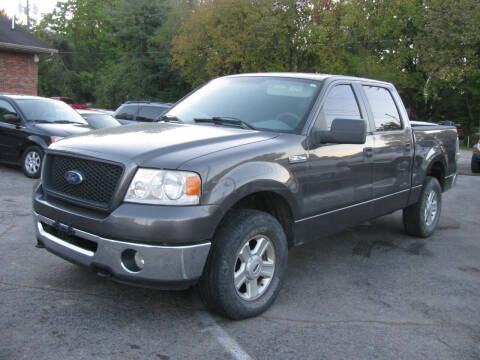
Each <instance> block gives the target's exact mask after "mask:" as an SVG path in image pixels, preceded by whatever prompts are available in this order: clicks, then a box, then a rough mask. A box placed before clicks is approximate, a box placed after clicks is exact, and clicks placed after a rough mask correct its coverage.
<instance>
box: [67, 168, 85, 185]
mask: <svg viewBox="0 0 480 360" xmlns="http://www.w3.org/2000/svg"><path fill="white" fill-rule="evenodd" d="M65 180H66V181H67V182H68V183H69V184H72V185H78V184H81V183H82V181H83V176H82V174H81V173H80V172H79V171H77V170H69V171H67V172H66V173H65Z"/></svg>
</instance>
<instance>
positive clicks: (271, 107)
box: [33, 73, 458, 319]
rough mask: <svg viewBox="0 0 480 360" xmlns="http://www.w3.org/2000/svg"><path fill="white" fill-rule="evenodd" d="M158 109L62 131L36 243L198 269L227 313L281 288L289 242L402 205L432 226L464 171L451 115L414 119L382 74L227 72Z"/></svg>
mask: <svg viewBox="0 0 480 360" xmlns="http://www.w3.org/2000/svg"><path fill="white" fill-rule="evenodd" d="M162 120H163V121H162V122H159V123H149V124H141V125H131V126H127V127H115V128H111V129H105V130H98V131H96V132H92V133H88V134H85V135H79V136H74V137H71V138H69V139H65V140H62V141H61V142H58V143H55V144H53V145H51V146H50V147H49V149H48V150H47V153H46V157H45V163H44V164H45V165H44V170H43V173H42V179H41V183H40V184H39V185H38V186H37V187H36V189H35V190H34V193H33V211H34V220H35V227H36V237H37V240H38V244H37V245H38V246H40V247H45V248H46V249H47V250H49V251H51V252H52V253H54V254H56V255H58V256H60V257H62V258H64V259H67V260H69V261H71V262H73V263H76V264H79V265H82V266H84V267H87V268H90V269H92V270H93V271H95V272H96V273H98V274H99V275H102V276H107V277H110V278H112V279H113V280H117V281H120V282H124V283H128V284H133V285H138V286H149V287H160V288H185V287H188V286H191V285H194V284H197V283H198V285H199V289H200V294H201V297H202V299H203V300H204V301H205V303H206V305H207V306H208V308H209V309H211V310H212V311H216V312H218V313H220V314H222V315H224V316H227V317H230V318H232V319H243V318H247V317H251V316H255V315H257V314H260V313H261V312H263V311H265V310H266V309H267V308H268V307H269V306H270V305H271V304H272V303H273V301H274V299H275V298H276V296H277V294H278V292H279V290H280V287H281V285H282V283H283V282H284V278H285V273H286V268H287V257H288V249H289V248H291V247H293V246H298V245H301V244H303V243H305V242H307V241H314V240H318V239H319V238H321V237H325V236H327V235H330V234H332V233H335V232H338V231H341V230H343V229H345V228H347V227H350V226H353V225H356V224H359V223H361V222H364V221H366V220H369V219H372V218H375V217H379V216H382V215H385V214H388V213H391V212H394V211H396V210H403V219H404V227H405V230H406V232H407V233H408V234H410V235H412V236H420V237H428V236H430V235H432V233H433V232H434V231H435V228H436V226H437V224H438V221H439V218H440V211H441V205H442V193H443V192H444V191H446V190H448V189H450V188H451V187H452V185H453V184H454V183H455V179H456V172H457V165H456V160H457V157H458V137H457V133H456V129H455V127H449V126H439V125H432V126H428V125H427V126H419V127H415V128H412V126H411V125H410V122H409V118H408V115H407V112H406V110H405V107H404V105H403V103H402V100H401V99H400V96H399V94H398V93H397V91H396V90H395V87H394V86H393V85H392V84H390V83H386V82H381V81H375V80H370V79H361V78H355V77H346V76H338V75H319V74H299V73H261V74H242V75H232V76H226V77H222V78H218V79H215V80H212V81H210V82H208V83H207V84H205V85H203V86H202V87H200V88H199V89H197V90H196V91H194V92H193V93H191V94H190V95H188V96H187V97H185V98H184V99H182V100H181V101H180V102H178V103H177V104H176V105H175V106H174V107H173V108H172V109H170V110H169V111H168V113H166V114H165V115H164V116H163V117H162ZM44 271H49V269H44Z"/></svg>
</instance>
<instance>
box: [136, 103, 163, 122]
mask: <svg viewBox="0 0 480 360" xmlns="http://www.w3.org/2000/svg"><path fill="white" fill-rule="evenodd" d="M167 109H168V108H166V107H162V106H140V110H139V112H138V116H137V121H148V122H152V121H153V120H155V119H156V118H157V117H159V116H160V115H162V114H163V113H164V112H166V111H167Z"/></svg>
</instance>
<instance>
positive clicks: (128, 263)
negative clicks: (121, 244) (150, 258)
mask: <svg viewBox="0 0 480 360" xmlns="http://www.w3.org/2000/svg"><path fill="white" fill-rule="evenodd" d="M121 260H122V265H123V268H124V269H125V270H127V271H129V272H139V271H141V270H142V269H143V266H144V265H145V260H144V259H143V256H142V254H140V253H139V252H138V251H135V250H132V249H127V250H125V251H124V252H123V253H122V255H121Z"/></svg>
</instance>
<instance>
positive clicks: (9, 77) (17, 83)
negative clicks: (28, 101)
mask: <svg viewBox="0 0 480 360" xmlns="http://www.w3.org/2000/svg"><path fill="white" fill-rule="evenodd" d="M37 87H38V64H37V63H36V62H34V61H33V54H27V53H13V52H6V51H0V92H9V93H16V94H26V95H37Z"/></svg>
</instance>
